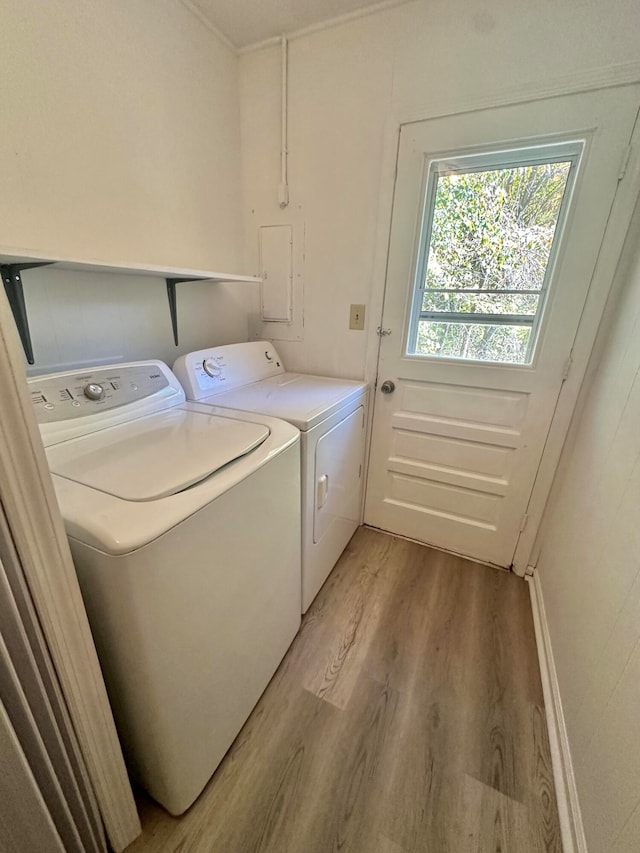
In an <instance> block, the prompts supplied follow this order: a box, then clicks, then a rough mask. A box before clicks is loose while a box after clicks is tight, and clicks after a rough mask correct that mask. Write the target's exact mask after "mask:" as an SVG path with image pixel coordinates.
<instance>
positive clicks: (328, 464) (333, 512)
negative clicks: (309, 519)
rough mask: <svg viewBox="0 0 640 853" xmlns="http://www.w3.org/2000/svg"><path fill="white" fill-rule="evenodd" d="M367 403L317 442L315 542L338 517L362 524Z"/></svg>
mask: <svg viewBox="0 0 640 853" xmlns="http://www.w3.org/2000/svg"><path fill="white" fill-rule="evenodd" d="M363 456H364V406H358V408H357V409H355V410H354V411H353V412H351V414H349V415H347V416H346V417H345V418H344V420H342V421H340V423H338V424H336V425H335V426H334V427H332V428H331V429H330V430H329V431H328V432H326V433H325V434H324V435H323V436H322V437H321V438H319V439H318V443H317V444H316V453H315V483H316V489H315V502H314V503H315V505H314V517H313V541H314V543H317V542H319V541H320V540H321V539H322V537H323V535H324V534H325V532H326V531H327V530H328V529H329V527H330V526H331V525H332V524H333V522H334V521H335V520H336V519H344V520H347V521H351V522H353V523H354V524H359V523H360V500H361V489H362V460H363Z"/></svg>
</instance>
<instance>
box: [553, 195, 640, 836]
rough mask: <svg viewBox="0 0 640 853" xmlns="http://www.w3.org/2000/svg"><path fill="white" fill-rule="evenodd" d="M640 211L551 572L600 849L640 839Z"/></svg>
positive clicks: (583, 799)
mask: <svg viewBox="0 0 640 853" xmlns="http://www.w3.org/2000/svg"><path fill="white" fill-rule="evenodd" d="M639 237H640V209H639V210H638V211H637V213H636V217H635V220H634V222H633V223H632V227H631V230H630V234H629V238H628V245H627V250H626V256H625V259H624V262H623V263H622V265H621V268H620V276H619V277H620V282H621V284H622V285H623V292H622V294H621V297H620V299H619V301H618V302H617V304H616V305H615V307H614V309H613V311H612V312H611V315H612V316H611V319H610V322H609V323H608V324H607V326H606V327H605V328H604V329H603V331H602V332H601V335H600V340H599V348H600V349H601V351H602V360H601V362H600V365H599V368H598V370H597V372H596V373H595V376H594V378H593V380H592V382H591V383H590V387H589V389H588V390H585V391H584V393H583V400H582V404H581V414H580V417H579V418H578V419H577V420H576V422H575V423H574V425H573V426H572V431H571V434H570V437H569V439H568V442H567V446H566V447H565V451H564V454H563V459H562V464H561V468H560V472H559V475H558V477H557V479H556V483H555V485H554V488H553V491H552V495H551V498H550V502H549V504H548V507H547V511H546V513H545V519H544V522H543V527H542V531H541V533H540V540H541V542H542V551H541V556H540V558H539V560H538V566H537V571H538V572H539V573H540V578H541V583H542V590H543V596H544V601H545V606H546V612H547V618H548V622H549V629H550V634H551V642H552V647H553V653H554V658H555V663H556V667H557V671H558V678H559V684H560V690H561V697H562V702H563V708H564V714H565V718H566V724H567V729H568V735H569V742H570V747H571V752H572V758H573V764H574V770H575V774H576V782H577V788H578V795H579V799H580V805H581V809H582V816H583V821H584V825H585V831H586V836H587V841H588V847H589V853H605V851H606V853H637V851H638V850H639V849H640V240H639Z"/></svg>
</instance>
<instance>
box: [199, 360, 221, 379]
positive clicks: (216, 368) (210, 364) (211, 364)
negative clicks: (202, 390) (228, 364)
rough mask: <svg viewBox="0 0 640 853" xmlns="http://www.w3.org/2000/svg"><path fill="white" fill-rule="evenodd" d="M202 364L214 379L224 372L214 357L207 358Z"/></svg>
mask: <svg viewBox="0 0 640 853" xmlns="http://www.w3.org/2000/svg"><path fill="white" fill-rule="evenodd" d="M202 366H203V367H204V372H205V373H208V374H209V376H211V378H212V379H217V378H218V377H219V376H220V374H221V373H222V368H221V367H220V365H219V364H218V362H217V361H214V360H213V359H212V358H205V360H204V361H203V362H202Z"/></svg>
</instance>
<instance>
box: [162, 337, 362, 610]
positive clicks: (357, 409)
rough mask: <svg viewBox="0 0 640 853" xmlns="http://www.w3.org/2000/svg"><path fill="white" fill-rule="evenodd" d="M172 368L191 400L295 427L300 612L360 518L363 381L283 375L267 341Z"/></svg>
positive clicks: (196, 356)
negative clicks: (299, 441)
mask: <svg viewBox="0 0 640 853" xmlns="http://www.w3.org/2000/svg"><path fill="white" fill-rule="evenodd" d="M173 369H174V372H175V374H176V376H177V377H178V379H179V380H180V382H181V383H182V386H183V388H184V389H185V392H186V394H187V398H188V399H190V400H198V401H199V402H202V403H209V404H211V405H215V406H223V407H230V408H233V409H241V410H243V411H247V412H262V413H263V414H267V415H271V416H273V417H277V418H283V419H284V420H286V421H289V423H291V424H293V425H294V426H296V427H297V428H298V429H299V430H300V431H301V433H302V444H301V465H302V612H303V613H305V612H306V611H307V609H308V608H309V606H310V604H311V602H312V601H313V599H314V598H315V597H316V595H317V593H318V590H319V589H320V587H321V586H322V584H323V583H324V582H325V580H326V578H327V576H328V575H329V572H330V571H331V569H332V568H333V567H334V565H335V563H336V561H337V560H338V557H339V556H340V554H341V553H342V552H343V550H344V548H345V547H346V545H347V543H348V542H349V540H350V539H351V537H352V536H353V534H354V532H355V530H356V528H357V527H358V525H359V524H360V519H361V512H362V492H363V488H362V485H363V470H364V447H365V426H366V413H367V402H368V386H367V384H366V383H364V382H356V381H353V380H348V379H331V378H328V377H325V376H311V375H307V374H303V373H287V372H286V371H285V368H284V366H283V364H282V359H281V358H280V356H279V355H278V352H277V350H276V348H275V347H274V346H273V344H271V343H269V342H267V341H251V342H250V343H242V344H230V345H228V346H220V347H212V348H209V349H204V350H198V351H197V352H192V353H189V354H188V355H184V356H182V357H181V358H179V359H178V360H177V361H176V362H175V364H174V365H173Z"/></svg>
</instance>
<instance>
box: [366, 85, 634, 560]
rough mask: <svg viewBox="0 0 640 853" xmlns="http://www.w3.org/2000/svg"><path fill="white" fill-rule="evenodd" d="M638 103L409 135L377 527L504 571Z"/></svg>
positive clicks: (381, 426)
mask: <svg viewBox="0 0 640 853" xmlns="http://www.w3.org/2000/svg"><path fill="white" fill-rule="evenodd" d="M638 104H639V88H638V87H637V86H629V87H624V88H619V89H612V90H608V91H604V92H596V93H588V94H581V95H572V96H566V97H562V98H554V99H550V100H547V101H540V102H536V103H532V104H523V105H516V106H509V107H501V108H494V109H490V110H485V111H479V112H475V113H468V114H464V115H457V116H452V117H446V118H439V119H433V120H429V121H425V122H419V123H414V124H409V125H405V126H403V128H402V131H401V137H400V148H399V155H398V172H397V180H396V190H395V197H394V207H393V217H392V226H391V238H390V246H389V258H388V270H387V282H386V291H385V303H384V314H383V320H382V332H383V335H382V336H381V341H380V354H379V365H378V384H377V389H376V395H375V411H374V425H373V437H372V447H371V458H370V465H369V480H368V486H367V500H366V510H365V521H366V522H367V523H368V524H370V525H373V526H375V527H379V528H382V529H384V530H389V531H391V532H394V533H398V534H400V535H404V536H408V537H411V538H413V539H417V540H419V541H422V542H425V543H429V544H432V545H435V546H436V547H441V548H444V549H446V550H450V551H454V552H457V553H461V554H464V555H467V556H469V557H472V558H475V559H478V560H482V561H486V562H490V563H494V564H497V565H500V566H509V565H511V562H512V559H513V554H514V550H515V547H516V544H517V541H518V536H519V533H520V531H521V528H522V526H523V524H524V523H526V510H527V504H528V502H529V498H530V495H531V490H532V487H533V484H534V481H535V477H536V472H537V470H538V466H539V463H540V459H541V456H542V453H543V450H544V446H545V440H546V437H547V434H548V431H549V427H550V424H551V420H552V418H553V414H554V409H555V406H556V402H557V399H558V395H559V393H560V389H561V386H562V382H563V377H564V375H565V372H566V370H567V369H568V366H569V365H570V357H571V348H572V345H573V342H574V339H575V336H576V332H577V329H578V324H579V321H580V315H581V312H582V309H583V306H584V303H585V299H586V296H587V291H588V288H589V284H590V281H591V277H592V274H593V271H594V266H595V263H596V259H597V256H598V251H599V247H600V244H601V241H602V237H603V234H604V230H605V227H606V224H607V219H608V216H609V212H610V210H611V205H612V202H613V198H614V195H615V192H616V188H617V185H618V180H619V174H620V165H621V161H622V159H623V155H624V152H625V150H626V148H627V146H628V144H629V139H630V136H631V133H632V130H633V126H634V122H635V118H636V114H637V110H638ZM385 380H388V381H390V382H391V384H392V385H393V386H395V388H394V389H393V390H389V388H390V386H388V385H386V386H385V385H383V383H384V382H385ZM384 391H388V393H384Z"/></svg>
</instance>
